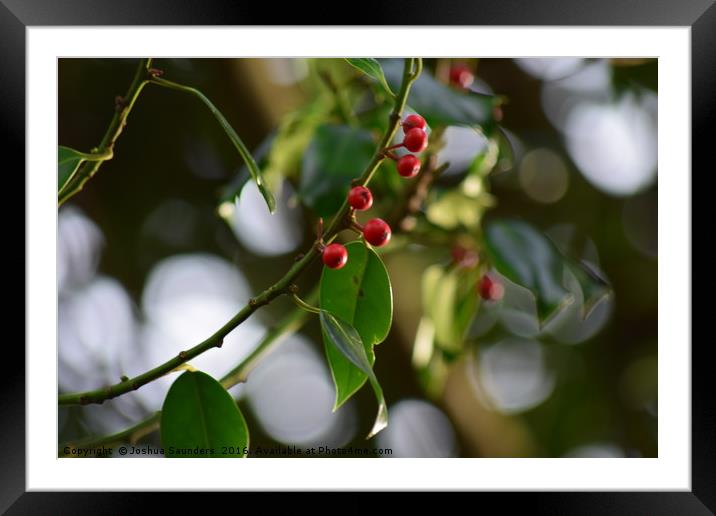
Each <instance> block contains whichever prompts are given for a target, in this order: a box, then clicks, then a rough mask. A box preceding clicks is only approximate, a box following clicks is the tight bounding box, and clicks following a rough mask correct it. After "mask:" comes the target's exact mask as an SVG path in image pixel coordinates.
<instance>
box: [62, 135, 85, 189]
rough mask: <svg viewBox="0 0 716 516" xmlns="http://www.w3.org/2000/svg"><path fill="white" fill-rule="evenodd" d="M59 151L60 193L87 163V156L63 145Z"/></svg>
mask: <svg viewBox="0 0 716 516" xmlns="http://www.w3.org/2000/svg"><path fill="white" fill-rule="evenodd" d="M57 150H58V152H57V192H58V193H59V192H60V191H62V189H63V188H64V187H65V185H66V184H67V183H68V182H69V180H70V179H72V176H74V174H75V172H77V169H78V168H80V165H81V164H82V162H83V161H85V159H86V155H85V154H84V153H82V152H79V151H76V150H74V149H71V148H69V147H64V146H63V145H60V146H59V147H58V149H57Z"/></svg>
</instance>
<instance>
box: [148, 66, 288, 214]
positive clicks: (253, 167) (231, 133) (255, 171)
mask: <svg viewBox="0 0 716 516" xmlns="http://www.w3.org/2000/svg"><path fill="white" fill-rule="evenodd" d="M149 82H151V83H152V84H156V85H158V86H163V87H165V88H169V89H171V90H176V91H183V92H184V93H189V94H191V95H194V96H195V97H197V98H198V99H199V100H201V101H202V102H203V103H204V105H205V106H206V107H208V108H209V111H211V113H212V114H213V115H214V118H216V120H217V121H218V122H219V124H220V125H221V127H222V129H224V132H225V133H226V135H227V136H228V137H229V139H230V140H231V143H233V144H234V147H235V148H236V150H237V151H238V152H239V154H240V155H241V159H243V160H244V163H245V164H246V168H248V170H249V173H250V174H251V178H252V179H253V180H254V181H255V182H256V186H258V187H259V191H260V192H261V195H262V196H263V198H264V200H265V201H266V204H267V205H268V208H269V211H270V212H271V213H273V212H274V211H275V210H276V200H275V199H274V197H273V195H272V194H271V191H270V190H269V189H268V188H267V187H266V184H265V183H264V180H263V177H262V176H261V171H260V170H259V166H258V165H257V164H256V161H255V160H254V158H253V156H252V155H251V153H250V152H249V149H247V148H246V145H244V142H243V141H241V138H239V135H238V134H236V131H235V130H234V128H233V127H231V124H230V123H229V122H228V120H226V117H224V115H223V114H222V113H221V111H219V109H218V108H217V107H216V106H215V105H214V104H213V103H212V102H211V101H210V100H209V98H208V97H207V96H206V95H204V94H203V93H202V92H201V91H199V90H198V89H196V88H193V87H191V86H185V85H184V84H178V83H176V82H172V81H168V80H166V79H162V78H160V77H155V76H152V77H151V79H149Z"/></svg>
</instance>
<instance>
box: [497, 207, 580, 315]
mask: <svg viewBox="0 0 716 516" xmlns="http://www.w3.org/2000/svg"><path fill="white" fill-rule="evenodd" d="M485 242H486V244H487V250H488V252H489V254H490V258H491V260H492V264H493V265H494V266H495V268H496V269H497V270H498V271H499V272H500V273H501V274H503V275H504V276H505V277H507V278H508V279H509V280H511V281H513V282H515V283H517V284H518V285H521V286H523V287H525V288H527V289H529V290H530V291H531V292H532V293H533V294H534V296H535V300H536V305H537V316H538V318H539V320H540V324H541V325H544V324H545V323H546V322H547V321H548V320H549V319H550V318H551V317H553V316H554V315H556V314H557V312H559V310H560V309H561V308H563V307H564V306H566V305H568V304H569V303H572V302H573V301H574V296H573V295H572V294H571V293H570V292H569V291H568V290H567V289H566V288H565V287H564V286H563V274H564V267H565V259H564V257H563V256H562V255H561V253H560V252H559V250H558V249H557V248H556V247H555V246H554V244H553V243H552V242H551V241H550V240H549V239H548V238H547V237H545V236H544V235H542V234H541V233H540V232H538V231H537V230H536V229H534V228H533V227H532V226H530V225H529V224H527V223H525V222H522V221H517V220H503V221H496V222H492V223H491V224H488V225H487V227H486V228H485Z"/></svg>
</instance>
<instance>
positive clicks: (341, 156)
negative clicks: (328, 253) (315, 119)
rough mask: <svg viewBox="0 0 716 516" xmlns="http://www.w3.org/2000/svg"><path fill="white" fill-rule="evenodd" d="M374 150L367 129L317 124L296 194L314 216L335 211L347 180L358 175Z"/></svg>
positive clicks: (341, 198)
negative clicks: (312, 211)
mask: <svg viewBox="0 0 716 516" xmlns="http://www.w3.org/2000/svg"><path fill="white" fill-rule="evenodd" d="M374 152H375V143H374V142H373V137H372V135H371V133H370V132H369V131H366V130H365V129H360V128H356V127H348V126H343V125H330V124H325V125H321V126H320V127H318V129H317V130H316V133H315V134H314V136H313V140H312V141H311V143H310V145H309V146H308V148H307V149H306V151H305V153H304V155H303V164H302V171H301V183H300V188H299V195H300V196H301V198H302V199H303V202H304V203H305V204H306V205H307V206H309V207H310V208H312V209H313V210H314V211H315V212H316V214H317V215H319V216H321V217H327V216H329V215H332V214H333V213H335V212H337V211H338V209H339V208H340V207H341V205H342V204H343V201H344V200H345V198H346V195H347V194H348V190H349V188H350V183H351V180H353V179H354V178H357V177H359V176H360V175H361V174H362V173H363V170H364V169H365V167H366V166H367V165H368V163H369V162H370V160H371V158H372V157H373V153H374Z"/></svg>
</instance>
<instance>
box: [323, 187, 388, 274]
mask: <svg viewBox="0 0 716 516" xmlns="http://www.w3.org/2000/svg"><path fill="white" fill-rule="evenodd" d="M348 204H349V205H350V206H351V208H352V209H354V210H357V211H365V210H367V209H369V208H370V207H371V206H373V194H372V193H371V192H370V190H368V189H367V188H366V187H365V186H355V187H353V188H352V189H351V191H350V192H349V193H348ZM354 226H355V227H356V229H359V230H361V231H362V232H363V238H365V240H366V242H368V243H369V244H370V245H374V246H376V247H381V246H384V245H385V244H387V243H388V242H390V236H391V234H392V233H391V231H390V226H389V225H388V223H387V222H385V221H384V220H382V219H371V220H369V221H368V222H367V223H366V224H365V225H364V226H361V225H360V224H358V223H355V222H354ZM347 262H348V251H347V250H346V248H345V246H344V245H343V244H330V245H328V246H326V247H325V248H324V249H323V263H324V264H325V265H326V267H329V268H331V269H340V268H342V267H343V266H344V265H345V264H346V263H347Z"/></svg>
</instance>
